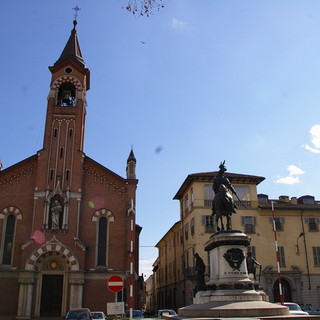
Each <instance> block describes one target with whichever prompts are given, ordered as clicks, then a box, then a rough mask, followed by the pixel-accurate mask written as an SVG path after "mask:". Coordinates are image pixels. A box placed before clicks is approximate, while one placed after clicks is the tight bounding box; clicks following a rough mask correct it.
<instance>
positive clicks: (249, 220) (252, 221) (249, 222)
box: [241, 216, 257, 234]
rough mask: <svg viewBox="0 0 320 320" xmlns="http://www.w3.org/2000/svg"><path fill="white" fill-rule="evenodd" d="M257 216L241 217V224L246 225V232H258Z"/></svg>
mask: <svg viewBox="0 0 320 320" xmlns="http://www.w3.org/2000/svg"><path fill="white" fill-rule="evenodd" d="M256 220H257V219H256V217H251V216H244V217H241V225H243V226H244V233H251V234H252V233H256V228H255V227H256V224H257V223H256Z"/></svg>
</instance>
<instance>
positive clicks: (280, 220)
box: [270, 217, 284, 231]
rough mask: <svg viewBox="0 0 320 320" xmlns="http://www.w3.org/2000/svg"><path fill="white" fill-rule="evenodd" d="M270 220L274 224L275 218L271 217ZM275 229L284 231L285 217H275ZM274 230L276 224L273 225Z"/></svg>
mask: <svg viewBox="0 0 320 320" xmlns="http://www.w3.org/2000/svg"><path fill="white" fill-rule="evenodd" d="M270 222H271V224H272V225H273V218H270ZM274 225H275V228H276V230H275V231H283V230H284V218H282V217H276V218H274ZM272 230H274V226H272Z"/></svg>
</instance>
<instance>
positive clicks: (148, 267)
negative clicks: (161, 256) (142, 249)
mask: <svg viewBox="0 0 320 320" xmlns="http://www.w3.org/2000/svg"><path fill="white" fill-rule="evenodd" d="M154 261H155V259H144V260H139V273H140V275H141V273H143V275H144V276H145V279H144V280H146V279H148V278H149V276H151V275H152V273H153V272H152V269H153V267H152V264H153V263H154Z"/></svg>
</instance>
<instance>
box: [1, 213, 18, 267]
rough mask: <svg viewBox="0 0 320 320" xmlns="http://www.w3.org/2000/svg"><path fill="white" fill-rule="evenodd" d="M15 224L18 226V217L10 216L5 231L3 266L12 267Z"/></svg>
mask: <svg viewBox="0 0 320 320" xmlns="http://www.w3.org/2000/svg"><path fill="white" fill-rule="evenodd" d="M15 224H16V217H15V216H14V215H13V214H10V215H8V216H7V220H6V223H5V230H4V242H3V251H2V264H8V265H11V261H12V253H13V242H14V231H15Z"/></svg>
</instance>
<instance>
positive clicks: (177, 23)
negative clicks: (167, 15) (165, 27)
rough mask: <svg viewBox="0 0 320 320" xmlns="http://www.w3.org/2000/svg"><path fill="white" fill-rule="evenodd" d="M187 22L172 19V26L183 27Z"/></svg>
mask: <svg viewBox="0 0 320 320" xmlns="http://www.w3.org/2000/svg"><path fill="white" fill-rule="evenodd" d="M187 24H188V23H187V22H183V21H179V20H178V19H175V18H173V19H172V24H171V25H172V27H173V28H177V29H184V28H185V27H186V26H187Z"/></svg>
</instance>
